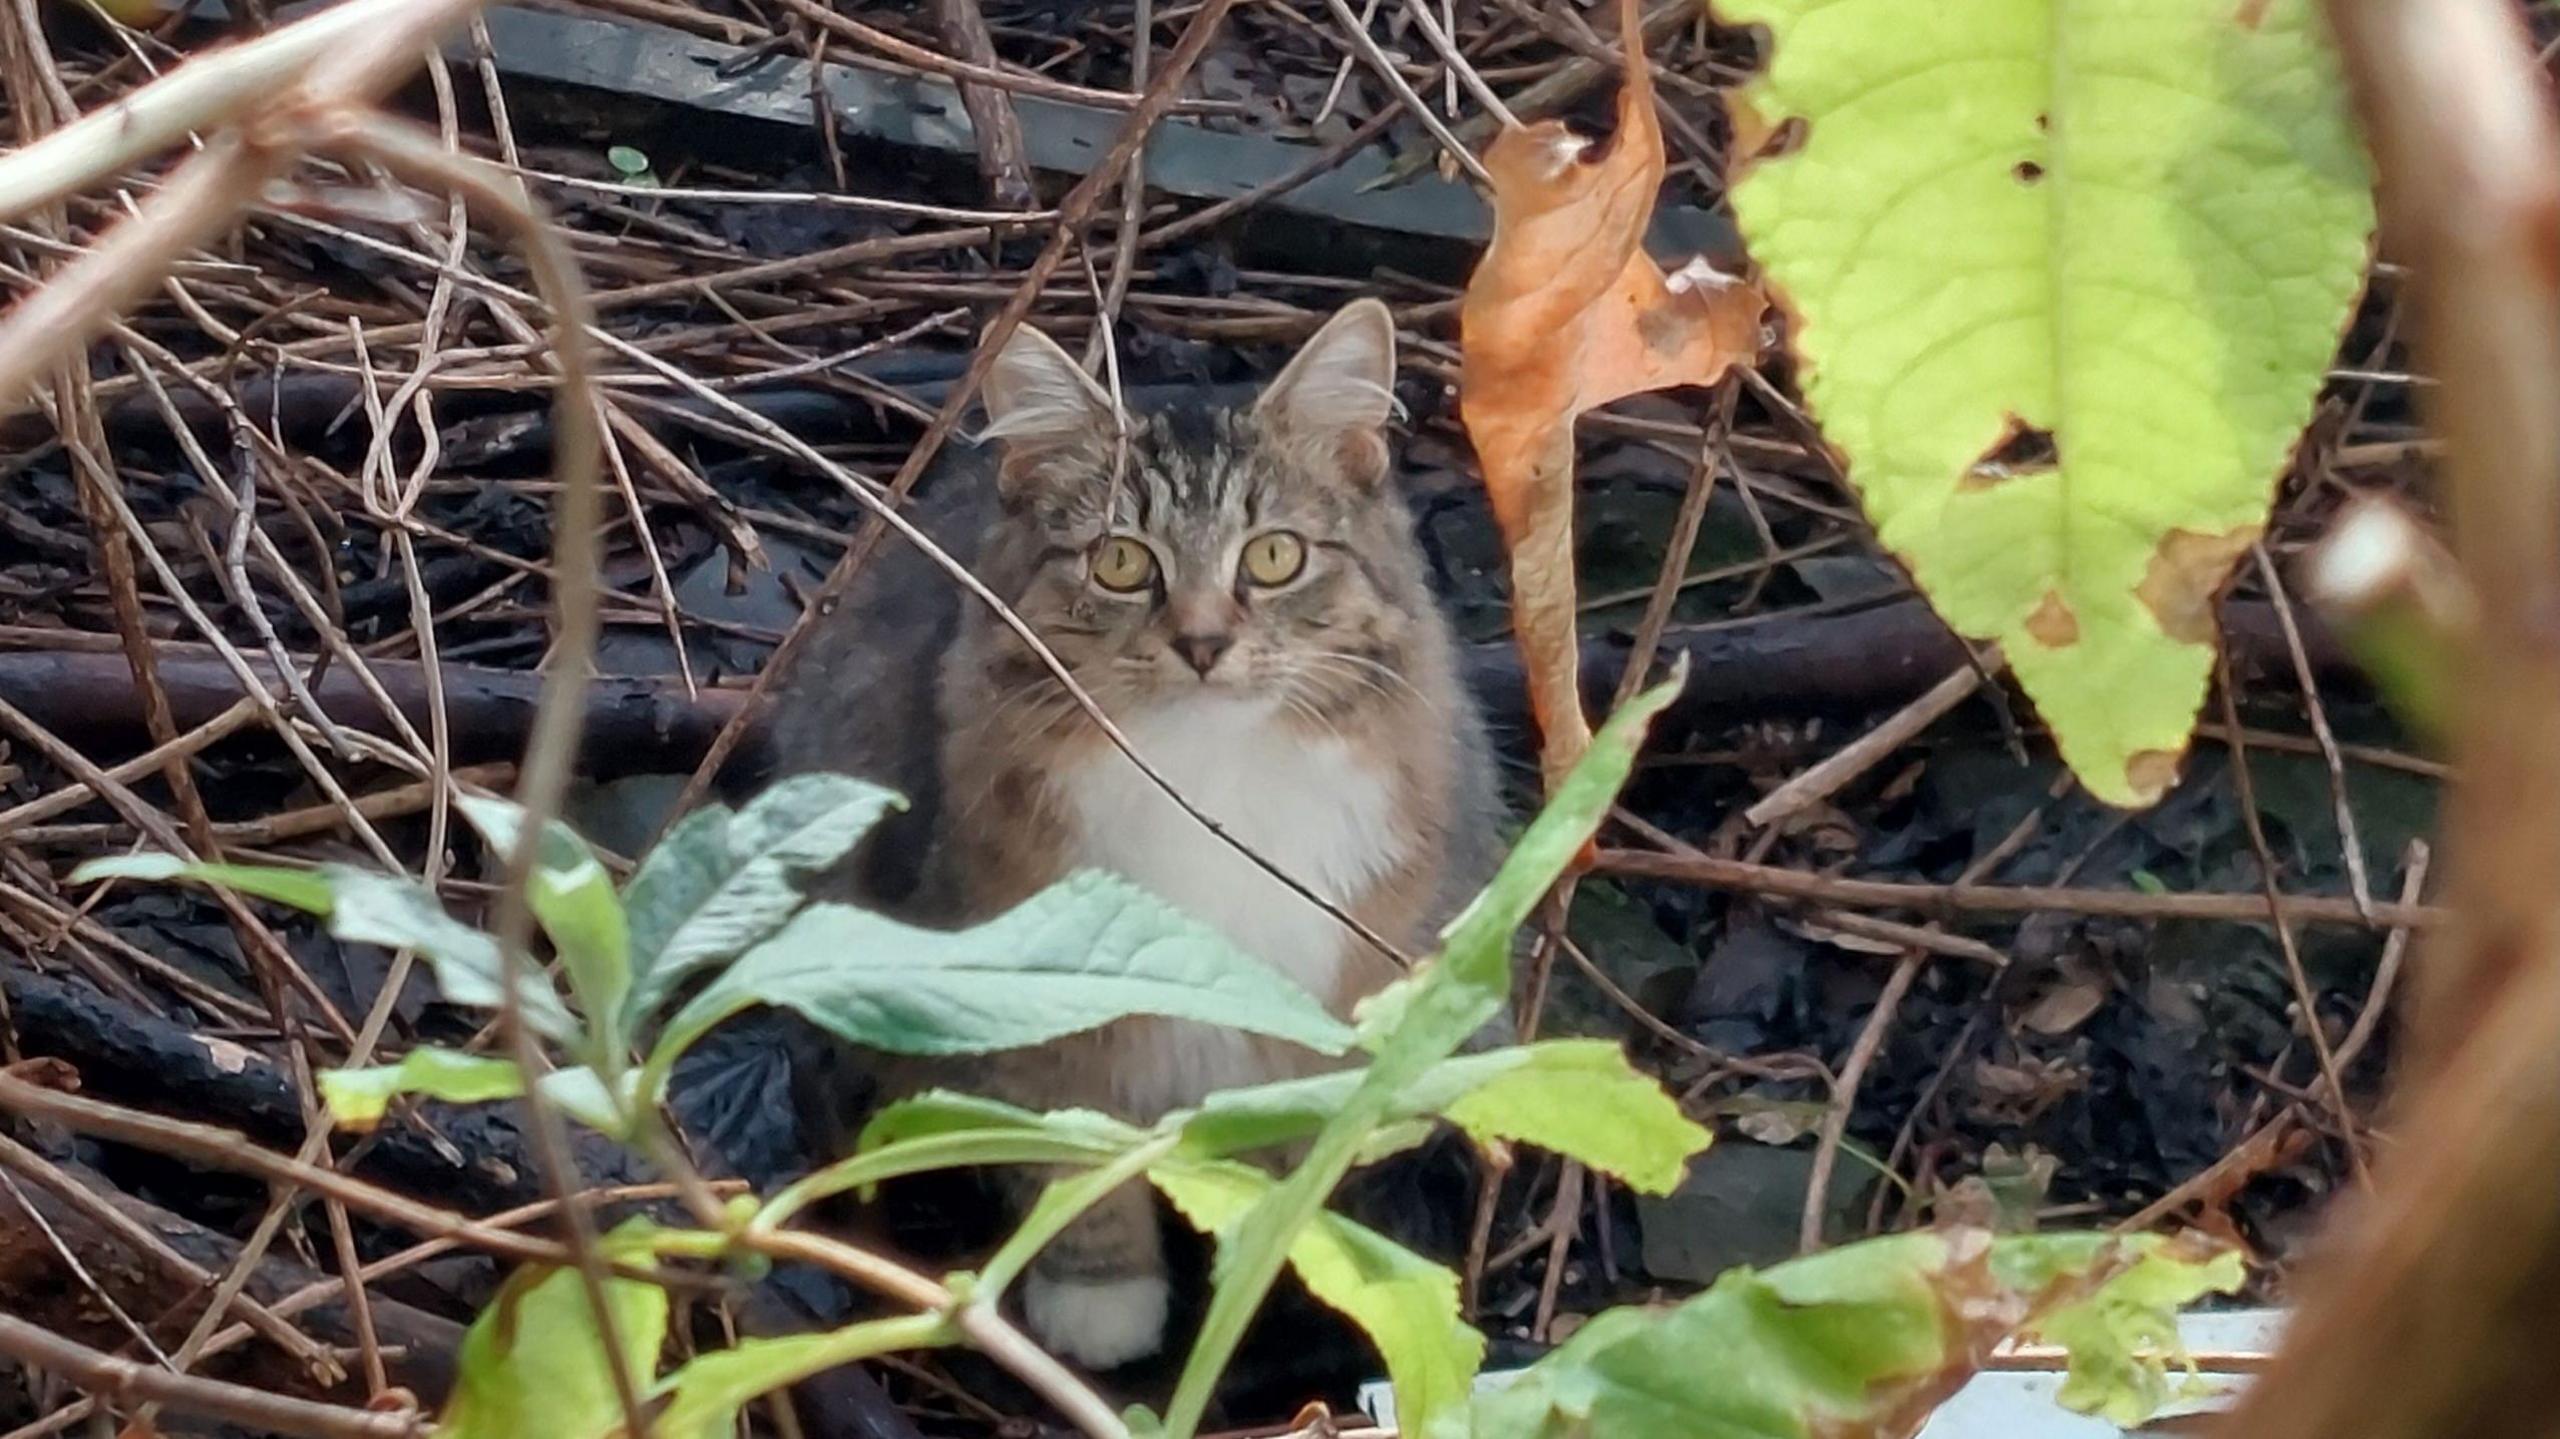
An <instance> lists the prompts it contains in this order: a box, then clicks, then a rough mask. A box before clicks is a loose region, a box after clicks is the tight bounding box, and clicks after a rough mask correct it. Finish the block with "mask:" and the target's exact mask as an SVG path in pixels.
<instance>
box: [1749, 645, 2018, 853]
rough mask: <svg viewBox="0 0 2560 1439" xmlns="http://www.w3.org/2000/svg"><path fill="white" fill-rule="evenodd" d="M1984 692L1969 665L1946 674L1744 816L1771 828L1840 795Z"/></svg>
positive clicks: (1762, 799)
mask: <svg viewBox="0 0 2560 1439" xmlns="http://www.w3.org/2000/svg"><path fill="white" fill-rule="evenodd" d="M1981 688H1982V671H1981V670H1979V669H1977V668H1975V667H1974V666H1972V665H1967V666H1965V667H1964V668H1962V669H1960V670H1955V671H1952V672H1950V673H1949V674H1948V675H1947V677H1946V678H1945V679H1942V680H1940V681H1938V682H1937V683H1936V684H1934V685H1931V686H1930V687H1929V689H1928V692H1927V693H1925V694H1923V695H1921V696H1920V697H1919V698H1918V699H1915V700H1913V701H1912V702H1911V703H1909V704H1907V705H1904V706H1903V707H1902V708H1901V709H1898V710H1896V711H1894V712H1893V713H1892V714H1891V715H1888V716H1887V717H1886V718H1885V720H1884V722H1883V723H1881V724H1878V725H1877V726H1876V727H1875V728H1873V729H1871V730H1868V731H1867V732H1866V733H1865V734H1862V735H1860V736H1858V737H1857V738H1856V739H1854V740H1851V741H1850V742H1849V743H1847V744H1845V745H1842V746H1841V747H1840V748H1839V749H1838V750H1836V751H1834V752H1833V753H1832V754H1831V755H1830V756H1829V757H1827V758H1825V759H1823V760H1822V761H1821V762H1820V763H1818V764H1815V765H1812V766H1810V767H1809V768H1807V769H1805V770H1803V771H1802V772H1800V773H1798V774H1797V775H1796V776H1795V777H1794V778H1792V779H1790V780H1788V781H1787V782H1786V783H1785V784H1782V785H1780V786H1778V787H1777V788H1776V789H1773V790H1771V791H1769V792H1768V793H1767V794H1764V795H1762V796H1761V797H1760V799H1759V801H1758V802H1757V803H1755V804H1753V805H1752V806H1751V808H1749V809H1747V810H1744V811H1743V812H1742V817H1743V818H1744V819H1745V820H1747V821H1749V822H1750V823H1752V824H1755V825H1768V824H1775V823H1777V822H1778V821H1780V820H1783V819H1786V818H1788V817H1789V816H1791V815H1794V814H1797V813H1799V812H1801V811H1803V810H1804V809H1805V808H1806V807H1807V806H1809V805H1814V804H1818V803H1820V802H1821V801H1823V800H1826V799H1829V798H1830V797H1831V796H1832V795H1834V794H1837V793H1839V791H1840V788H1841V786H1843V785H1846V784H1848V783H1849V782H1850V781H1851V780H1854V779H1856V778H1857V777H1858V776H1860V775H1862V774H1865V773H1866V772H1867V771H1868V770H1870V769H1873V768H1874V767H1875V766H1876V765H1878V764H1879V763H1881V762H1882V761H1883V760H1884V757H1885V756H1887V755H1889V754H1892V753H1893V752H1894V751H1895V750H1898V749H1900V748H1902V747H1903V746H1904V745H1906V744H1909V743H1910V742H1911V741H1912V739H1913V738H1915V737H1916V736H1918V735H1919V733H1920V732H1921V731H1922V730H1925V729H1927V728H1928V727H1929V726H1931V725H1933V724H1936V723H1937V722H1938V721H1939V720H1940V719H1941V718H1943V717H1944V716H1945V715H1946V713H1947V711H1949V710H1951V709H1954V708H1955V707H1956V706H1957V705H1960V704H1962V703H1964V702H1965V701H1966V700H1968V699H1970V698H1972V697H1973V693H1974V691H1976V690H1978V689H1981Z"/></svg>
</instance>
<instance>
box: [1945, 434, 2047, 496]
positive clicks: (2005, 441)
mask: <svg viewBox="0 0 2560 1439" xmlns="http://www.w3.org/2000/svg"><path fill="white" fill-rule="evenodd" d="M2060 468H2062V450H2061V447H2060V446H2059V445H2057V444H2056V443H2055V442H2054V438H2053V431H2051V430H2043V429H2038V428H2036V427H2035V426H2034V425H2030V424H2028V423H2027V422H2026V421H2024V420H2022V419H2019V418H2018V417H2017V416H2016V415H2011V416H2010V417H2009V428H2008V431H2007V432H2006V433H2005V434H2003V435H2002V436H2001V437H2000V442H1999V443H1998V444H1996V445H1993V446H1992V447H1991V448H1990V449H1988V450H1985V451H1983V453H1982V458H1981V459H1978V460H1976V461H1974V462H1973V464H1972V465H1971V466H1970V467H1969V468H1967V469H1966V470H1965V472H1964V478H1963V479H1962V480H1960V481H1958V482H1957V484H1956V488H1957V489H1958V490H1959V491H1965V492H1970V491H1973V490H1987V489H1989V488H1991V487H1992V486H1993V485H1996V484H1998V483H2000V482H2001V481H2002V480H2007V479H2015V478H2016V477H2018V476H2020V475H2033V474H2042V473H2044V472H2046V471H2049V470H2058V469H2060Z"/></svg>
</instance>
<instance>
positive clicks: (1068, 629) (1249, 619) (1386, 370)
mask: <svg viewBox="0 0 2560 1439" xmlns="http://www.w3.org/2000/svg"><path fill="white" fill-rule="evenodd" d="M1394 372H1395V329H1394V324H1393V321H1392V320H1391V319H1390V318H1389V316H1388V314H1387V310H1386V307H1385V306H1384V305H1381V304H1379V303H1378V302H1376V301H1374V300H1368V301H1362V302H1359V303H1357V304H1354V305H1352V306H1350V307H1349V308H1347V309H1345V310H1344V311H1342V313H1340V314H1339V315H1336V316H1335V317H1334V318H1333V320H1332V321H1331V322H1329V323H1328V324H1327V325H1326V326H1325V327H1324V328H1323V329H1322V330H1321V331H1319V332H1318V333H1317V334H1316V336H1315V337H1314V338H1313V339H1311V340H1310V341H1309V342H1308V343H1307V345H1306V347H1305V348H1304V349H1302V350H1301V351H1300V352H1299V353H1298V355H1297V357H1296V358H1295V359H1294V360H1292V361H1291V362H1290V364H1289V366H1288V368H1287V369H1285V370H1284V371H1282V372H1281V374H1280V376H1279V377H1278V378H1277V379H1275V380H1274V381H1273V382H1272V384H1271V385H1270V387H1269V388H1268V389H1266V390H1265V391H1264V392H1263V394H1262V396H1261V398H1260V399H1258V400H1257V401H1255V402H1254V403H1253V404H1252V405H1251V406H1250V407H1246V408H1239V409H1227V408H1218V407H1210V406H1196V405H1195V406H1177V407H1175V408H1172V409H1169V410H1166V411H1162V412H1159V413H1153V414H1146V415H1123V414H1122V413H1121V412H1120V411H1119V410H1118V409H1117V408H1115V407H1114V406H1113V405H1112V403H1111V400H1110V398H1109V396H1108V395H1106V394H1105V393H1104V392H1103V391H1102V390H1101V388H1100V387H1098V386H1097V385H1095V384H1094V383H1093V381H1092V380H1091V379H1089V378H1088V377H1087V376H1086V375H1085V373H1084V371H1083V369H1082V368H1081V367H1080V366H1078V365H1077V364H1076V363H1075V361H1074V360H1072V359H1071V358H1069V357H1068V356H1067V355H1066V353H1065V352H1064V351H1062V350H1060V349H1059V348H1058V347H1057V345H1056V344H1054V343H1053V342H1051V341H1050V340H1049V339H1048V338H1047V337H1046V336H1044V335H1041V334H1039V333H1038V332H1036V331H1032V330H1028V329H1025V330H1021V331H1018V332H1017V333H1016V334H1015V336H1014V338H1013V340H1012V341H1011V342H1010V343H1008V344H1007V346H1006V347H1005V349H1004V351H1003V352H1002V353H1001V355H999V357H998V359H997V362H996V364H995V367H994V368H993V370H992V371H990V373H989V375H988V378H987V384H986V400H987V409H988V413H989V416H990V424H989V425H988V427H987V430H986V431H985V434H986V435H987V436H989V437H992V438H993V439H995V440H996V441H998V442H999V443H1000V444H1001V445H1002V447H1003V457H1002V461H1001V464H1000V466H999V477H1000V478H999V483H1000V485H1001V487H1002V493H1003V501H1004V503H1003V517H1002V519H1000V520H999V521H998V527H999V533H998V534H997V535H995V536H994V537H993V539H994V541H995V545H994V548H996V549H998V550H1002V551H1009V552H1011V553H1012V554H1014V555H1016V556H1017V557H1019V558H1020V559H1021V560H1022V561H1024V562H1026V563H1023V564H1020V565H1019V566H1018V567H1017V573H1018V574H1019V576H1020V583H1019V587H1018V591H1017V593H1015V594H1013V595H1011V596H1009V598H1010V599H1011V600H1012V602H1013V604H1014V607H1015V609H1016V610H1017V611H1018V612H1020V613H1021V615H1022V616H1023V618H1024V619H1025V620H1026V621H1028V622H1029V623H1030V624H1031V626H1032V628H1033V629H1034V630H1036V631H1037V632H1038V633H1039V634H1040V636H1041V637H1042V638H1043V639H1044V640H1046V641H1047V642H1048V644H1049V645H1050V647H1051V648H1052V649H1053V650H1055V651H1056V652H1057V654H1058V656H1059V658H1060V659H1061V660H1063V661H1064V662H1065V663H1066V665H1067V666H1068V668H1069V669H1070V670H1071V671H1072V672H1073V673H1074V674H1075V676H1076V678H1077V680H1078V682H1079V683H1081V684H1083V685H1084V686H1085V688H1086V689H1087V690H1089V691H1090V692H1091V693H1092V694H1093V695H1094V697H1095V698H1096V699H1097V700H1098V701H1100V702H1101V703H1102V704H1103V705H1104V707H1105V708H1106V709H1108V710H1112V711H1115V712H1124V713H1125V712H1128V711H1129V710H1131V709H1133V708H1135V707H1138V706H1142V705H1145V704H1147V703H1151V702H1165V701H1180V700H1183V699H1186V698H1212V697H1214V698H1220V699H1239V700H1261V701H1266V702H1268V703H1270V704H1272V705H1275V706H1280V707H1284V708H1286V709H1288V710H1290V711H1291V712H1294V713H1297V714H1299V715H1301V716H1302V717H1305V718H1308V719H1310V720H1312V721H1316V722H1330V721H1331V719H1333V718H1337V717H1339V716H1340V715H1341V714H1342V713H1343V712H1344V711H1345V710H1346V709H1348V708H1350V707H1354V706H1357V705H1358V704H1360V703H1362V702H1363V700H1364V699H1366V698H1372V697H1379V696H1393V695H1395V694H1397V693H1398V692H1399V688H1400V687H1401V686H1404V685H1405V680H1404V677H1403V673H1402V671H1403V668H1404V665H1403V658H1404V652H1405V650H1406V647H1407V644H1408V641H1409V640H1410V639H1411V637H1412V631H1413V628H1414V624H1415V616H1417V615H1419V614H1421V613H1423V607H1427V606H1428V604H1429V603H1430V601H1429V598H1428V594H1427V591H1426V590H1425V588H1424V586H1423V582H1422V574H1421V570H1422V567H1421V564H1420V560H1419V557H1418V556H1417V555H1416V554H1415V553H1414V547H1413V540H1412V535H1411V522H1410V520H1409V519H1408V518H1407V516H1406V514H1405V512H1404V509H1403V506H1402V505H1401V504H1400V503H1399V502H1398V501H1397V499H1396V498H1395V496H1394V494H1393V492H1392V489H1391V488H1390V486H1389V485H1388V483H1387V472H1388V455H1387V442H1386V423H1387V419H1388V415H1389V413H1390V411H1391V409H1392V408H1393V405H1394V398H1393V394H1392V391H1391V390H1390V388H1389V386H1390V383H1391V381H1392V379H1393V377H1394ZM1026 678H1029V677H1028V676H1026Z"/></svg>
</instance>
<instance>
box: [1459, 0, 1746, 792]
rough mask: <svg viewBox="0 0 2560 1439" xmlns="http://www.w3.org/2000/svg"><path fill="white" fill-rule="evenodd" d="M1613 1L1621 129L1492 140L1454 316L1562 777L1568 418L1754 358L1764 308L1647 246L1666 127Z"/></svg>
mask: <svg viewBox="0 0 2560 1439" xmlns="http://www.w3.org/2000/svg"><path fill="white" fill-rule="evenodd" d="M1618 9H1619V33H1620V34H1622V35H1624V36H1625V37H1626V44H1627V60H1628V64H1627V72H1626V73H1627V80H1626V84H1625V85H1624V86H1623V87H1622V88H1621V89H1620V91H1619V95H1618V129H1617V134H1616V135H1614V136H1613V137H1611V138H1610V139H1609V140H1608V141H1607V142H1605V143H1604V144H1594V143H1593V142H1592V141H1590V140H1587V139H1585V138H1583V137H1581V136H1578V135H1575V134H1574V133H1572V132H1571V131H1570V130H1568V129H1567V128H1566V127H1565V126H1564V124H1563V123H1562V122H1561V121H1554V120H1549V121H1542V122H1540V123H1539V124H1536V125H1531V126H1527V127H1525V128H1521V129H1512V130H1505V131H1504V132H1503V133H1502V134H1501V135H1500V136H1498V137H1497V138H1496V139H1495V140H1494V142H1493V143H1492V145H1491V146H1489V147H1488V148H1487V149H1486V151H1485V155H1484V164H1485V169H1486V170H1487V172H1488V173H1489V174H1490V175H1491V176H1492V180H1493V210H1494V223H1493V243H1492V244H1491V245H1489V246H1487V247H1486V249H1485V253H1484V258H1483V259H1482V260H1480V261H1479V262H1478V263H1477V265H1476V270H1475V274H1474V275H1473V276H1471V277H1470V278H1469V279H1468V282H1467V293H1466V299H1465V301H1464V303H1463V304H1462V305H1461V306H1460V309H1459V312H1458V332H1459V348H1460V352H1461V364H1460V371H1459V389H1458V407H1459V413H1460V414H1461V415H1462V416H1463V418H1464V419H1465V421H1466V425H1467V434H1468V436H1469V437H1470V438H1471V439H1472V440H1473V441H1474V442H1475V447H1476V458H1477V460H1478V461H1479V462H1480V463H1481V464H1482V465H1483V467H1484V479H1485V489H1486V491H1487V493H1488V494H1489V495H1490V496H1491V497H1492V501H1493V511H1494V518H1495V519H1496V520H1497V521H1498V522H1499V523H1500V524H1501V526H1502V533H1503V538H1504V540H1505V542H1506V543H1507V544H1508V546H1509V548H1510V552H1511V587H1512V614H1513V629H1514V632H1515V633H1516V634H1517V636H1518V638H1519V642H1520V650H1521V657H1522V659H1523V660H1524V661H1525V663H1526V667H1527V670H1528V676H1529V698H1530V701H1531V704H1532V706H1533V709H1534V711H1535V713H1536V715H1537V717H1538V727H1539V731H1540V747H1539V763H1540V766H1541V768H1542V769H1543V770H1544V771H1545V773H1546V777H1547V784H1548V787H1549V788H1550V789H1551V790H1552V788H1553V787H1554V786H1555V784H1556V783H1557V782H1558V781H1560V780H1561V779H1562V778H1563V776H1564V773H1565V771H1566V770H1567V769H1569V768H1570V767H1571V766H1572V764H1573V762H1574V760H1575V759H1576V758H1578V757H1579V756H1580V755H1581V753H1582V751H1583V748H1584V746H1586V745H1587V744H1589V743H1590V738H1591V733H1590V728H1589V725H1588V722H1587V721H1586V720H1585V718H1584V716H1583V713H1582V702H1581V692H1580V688H1579V686H1580V679H1581V675H1580V665H1579V663H1578V656H1577V650H1576V634H1575V628H1574V575H1573V422H1574V419H1575V417H1576V416H1578V415H1580V414H1582V412H1584V411H1585V410H1589V409H1591V408H1593V407H1594V406H1598V405H1605V404H1607V403H1609V402H1610V401H1612V400H1616V399H1621V398H1624V397H1625V396H1628V395H1632V394H1638V393H1641V392H1643V391H1646V390H1658V389H1664V388H1667V387H1669V386H1673V385H1703V384H1709V383H1712V382H1714V381H1715V380H1717V379H1718V378H1720V377H1721V376H1722V375H1723V374H1724V372H1725V371H1726V369H1727V368H1729V367H1730V366H1732V365H1733V364H1734V363H1735V362H1736V361H1741V362H1745V363H1748V362H1749V361H1751V360H1753V359H1754V358H1756V357H1757V355H1758V353H1759V348H1760V321H1761V316H1762V314H1763V312H1764V311H1765V310H1766V308H1767V301H1766V300H1765V299H1764V298H1763V297H1762V295H1761V293H1760V291H1759V289H1758V287H1757V286H1755V285H1751V284H1748V283H1745V282H1743V281H1741V280H1737V279H1734V278H1732V277H1730V276H1725V275H1721V274H1718V273H1717V272H1716V271H1715V270H1713V269H1712V268H1710V267H1709V266H1707V265H1706V263H1705V262H1704V261H1703V260H1699V261H1692V262H1691V263H1690V264H1688V265H1686V266H1684V267H1682V268H1681V269H1679V270H1678V271H1676V272H1673V273H1670V274H1665V273H1664V272H1663V269H1662V267H1661V266H1660V265H1658V264H1656V263H1655V262H1654V260H1653V258H1652V257H1651V256H1649V255H1647V254H1646V253H1645V252H1644V249H1643V240H1644V232H1645V226H1646V223H1647V222H1648V221H1649V220H1650V219H1651V218H1652V215H1653V204H1654V198H1655V195H1656V193H1657V192H1658V191H1660V189H1661V188H1662V176H1663V156H1662V130H1661V127H1660V123H1659V122H1658V121H1657V120H1656V119H1655V116H1654V109H1653V78H1652V74H1651V71H1650V70H1649V69H1648V68H1647V65H1646V61H1645V57H1644V38H1643V31H1642V28H1641V26H1640V24H1639V23H1638V17H1637V5H1636V3H1635V0H1620V4H1619V6H1618Z"/></svg>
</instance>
